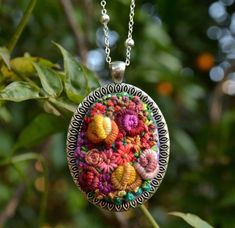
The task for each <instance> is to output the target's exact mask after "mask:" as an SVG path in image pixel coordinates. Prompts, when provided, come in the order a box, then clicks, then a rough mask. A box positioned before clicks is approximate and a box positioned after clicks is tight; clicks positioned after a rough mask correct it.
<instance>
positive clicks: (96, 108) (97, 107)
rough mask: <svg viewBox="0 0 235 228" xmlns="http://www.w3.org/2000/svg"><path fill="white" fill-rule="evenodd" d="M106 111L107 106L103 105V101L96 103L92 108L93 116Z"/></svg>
mask: <svg viewBox="0 0 235 228" xmlns="http://www.w3.org/2000/svg"><path fill="white" fill-rule="evenodd" d="M105 111H106V106H104V105H102V104H101V103H96V104H95V105H94V106H93V107H92V109H91V116H94V115H97V114H104V113H105Z"/></svg>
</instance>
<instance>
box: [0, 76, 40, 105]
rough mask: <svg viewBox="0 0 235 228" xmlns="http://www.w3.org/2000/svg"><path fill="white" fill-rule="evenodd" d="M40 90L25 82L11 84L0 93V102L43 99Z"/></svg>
mask: <svg viewBox="0 0 235 228" xmlns="http://www.w3.org/2000/svg"><path fill="white" fill-rule="evenodd" d="M39 92H40V90H39V89H38V88H36V87H34V86H32V85H30V84H29V83H27V82H22V81H19V82H12V83H11V84H9V85H8V86H7V87H5V88H4V89H3V90H1V91H0V100H6V101H14V102H21V101H25V100H29V99H39V98H43V97H41V96H40V95H39Z"/></svg>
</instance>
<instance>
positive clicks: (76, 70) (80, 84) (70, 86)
mask: <svg viewBox="0 0 235 228" xmlns="http://www.w3.org/2000/svg"><path fill="white" fill-rule="evenodd" d="M56 46H57V47H58V48H59V49H60V51H61V53H62V55H63V58H64V69H65V78H64V84H65V91H66V94H67V96H68V98H69V99H70V100H71V101H73V102H76V103H80V102H81V101H82V99H83V97H84V96H85V95H86V94H87V86H88V82H87V78H86V75H85V74H84V71H83V69H82V65H81V64H80V63H79V62H78V60H77V59H76V57H75V56H72V55H71V54H70V53H69V52H68V51H67V50H65V49H64V48H63V47H62V46H60V45H59V44H56Z"/></svg>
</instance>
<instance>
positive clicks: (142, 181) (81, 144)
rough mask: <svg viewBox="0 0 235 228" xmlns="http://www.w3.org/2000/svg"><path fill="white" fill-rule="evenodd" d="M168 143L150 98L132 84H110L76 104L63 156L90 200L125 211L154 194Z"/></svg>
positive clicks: (74, 178) (163, 172)
mask: <svg viewBox="0 0 235 228" xmlns="http://www.w3.org/2000/svg"><path fill="white" fill-rule="evenodd" d="M113 73H115V72H113ZM118 76H120V75H118ZM169 147H170V143H169V134H168V129H167V125H166V122H165V119H164V117H163V115H162V113H161V111H160V109H159V108H158V106H157V104H156V103H155V102H154V101H153V100H152V98H151V97H150V96H148V95H147V94H146V93H145V92H143V91H142V90H141V89H139V88H137V87H135V86H133V85H129V84H125V83H111V84H108V85H105V86H102V87H100V88H98V89H96V90H95V91H93V92H91V93H90V94H89V95H88V96H87V97H86V98H85V99H84V100H83V101H82V103H81V104H80V105H79V106H78V108H77V110H76V112H75V113H74V115H73V118H72V120H71V123H70V126H69V130H68V138H67V160H68V165H69V168H70V172H71V175H72V177H73V180H74V182H75V184H76V185H77V187H78V188H79V189H80V190H81V191H82V192H83V193H84V194H85V195H86V197H87V199H88V201H90V202H91V203H93V204H94V205H96V206H98V207H100V208H103V209H106V210H109V211H126V210H129V209H131V208H135V207H137V206H139V205H141V204H143V203H144V202H146V201H147V200H148V199H149V198H150V197H151V196H152V195H153V194H154V193H155V192H156V190H157V189H158V187H159V185H160V183H161V181H162V179H163V178H164V175H165V172H166V169H167V164H168V159H169V153H170V151H169Z"/></svg>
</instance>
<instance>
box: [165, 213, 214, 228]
mask: <svg viewBox="0 0 235 228" xmlns="http://www.w3.org/2000/svg"><path fill="white" fill-rule="evenodd" d="M169 214H170V215H173V216H177V217H180V218H182V219H183V220H184V221H185V222H187V223H188V224H189V225H191V226H192V227H195V228H213V226H211V225H210V224H208V223H207V222H205V221H204V220H202V219H201V218H199V217H198V216H197V215H194V214H190V213H187V214H185V213H182V212H170V213H169Z"/></svg>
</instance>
